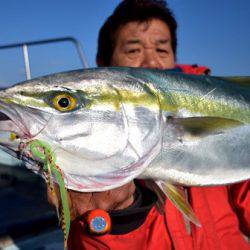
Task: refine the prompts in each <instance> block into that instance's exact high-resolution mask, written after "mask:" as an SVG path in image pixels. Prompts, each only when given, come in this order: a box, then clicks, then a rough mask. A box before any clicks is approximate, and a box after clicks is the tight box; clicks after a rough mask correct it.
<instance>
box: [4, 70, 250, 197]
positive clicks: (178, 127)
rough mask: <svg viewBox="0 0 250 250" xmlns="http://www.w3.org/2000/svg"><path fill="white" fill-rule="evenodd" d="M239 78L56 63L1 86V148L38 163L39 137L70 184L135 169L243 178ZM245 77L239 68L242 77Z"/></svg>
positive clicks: (245, 100)
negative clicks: (45, 72) (70, 67)
mask: <svg viewBox="0 0 250 250" xmlns="http://www.w3.org/2000/svg"><path fill="white" fill-rule="evenodd" d="M236 80H239V79H235V78H234V79H233V80H232V81H230V79H223V78H218V77H211V76H195V75H185V74H180V73H177V72H172V71H160V70H146V69H136V68H95V69H87V70H77V71H71V72H64V73H58V74H54V75H49V76H45V77H40V78H37V79H33V80H29V81H26V82H23V83H20V84H17V85H15V86H13V87H11V88H8V89H5V90H1V91H0V114H1V115H0V131H1V133H7V132H11V133H14V134H15V135H16V138H12V139H10V140H8V138H5V139H3V140H1V138H0V144H1V148H2V150H5V151H7V152H8V153H10V154H13V155H15V153H16V152H19V153H18V155H19V157H21V158H22V159H23V160H24V161H26V162H27V165H28V166H29V168H31V169H33V170H34V171H39V166H38V165H37V164H34V163H35V162H36V161H39V160H38V159H37V158H36V157H34V155H33V154H32V152H31V150H30V147H29V146H28V145H30V143H31V142H32V141H34V140H38V141H43V142H46V143H47V144H48V145H50V147H51V151H52V152H53V154H54V155H56V162H55V164H56V165H57V166H59V167H60V169H61V171H62V172H63V175H64V182H65V185H66V187H67V188H69V189H72V190H77V191H80V192H92V191H104V190H109V189H113V188H116V187H119V186H121V185H123V184H125V183H127V182H129V181H131V180H132V179H134V178H143V179H153V180H157V181H158V180H160V181H167V182H169V183H175V184H182V185H192V186H194V185H198V186H203V185H220V184H229V183H234V182H239V181H243V180H246V179H249V178H250V154H249V149H250V140H249V138H250V125H249V123H250V91H249V89H250V88H249V87H248V86H247V84H245V83H244V84H241V83H242V82H241V83H240V84H236V83H235V81H236ZM248 80H249V78H246V77H245V78H244V82H247V81H248Z"/></svg>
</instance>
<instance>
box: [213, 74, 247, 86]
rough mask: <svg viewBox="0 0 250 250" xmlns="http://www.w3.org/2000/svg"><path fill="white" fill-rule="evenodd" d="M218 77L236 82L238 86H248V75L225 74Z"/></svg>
mask: <svg viewBox="0 0 250 250" xmlns="http://www.w3.org/2000/svg"><path fill="white" fill-rule="evenodd" d="M218 78H220V79H223V80H226V81H230V82H232V83H236V84H238V85H240V86H244V87H250V76H226V77H218Z"/></svg>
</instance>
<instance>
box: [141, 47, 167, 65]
mask: <svg viewBox="0 0 250 250" xmlns="http://www.w3.org/2000/svg"><path fill="white" fill-rule="evenodd" d="M141 67H143V68H151V69H161V68H162V67H161V63H160V61H159V57H158V55H157V52H156V51H155V50H153V49H151V48H150V49H149V48H148V49H145V50H144V53H143V60H142V65H141Z"/></svg>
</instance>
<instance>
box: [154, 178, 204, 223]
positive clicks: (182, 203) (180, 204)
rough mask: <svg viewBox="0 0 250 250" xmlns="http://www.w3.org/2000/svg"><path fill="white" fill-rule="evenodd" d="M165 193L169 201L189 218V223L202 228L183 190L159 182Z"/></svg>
mask: <svg viewBox="0 0 250 250" xmlns="http://www.w3.org/2000/svg"><path fill="white" fill-rule="evenodd" d="M157 183H158V185H159V186H160V187H161V189H162V190H163V192H164V193H165V194H166V196H167V197H168V198H169V200H170V201H171V202H172V203H173V204H174V205H175V206H176V207H177V208H178V210H179V211H180V212H181V213H182V214H183V215H184V217H185V218H187V219H188V220H189V221H191V222H192V223H194V224H195V225H196V226H199V227H200V226H201V224H200V222H199V220H198V219H197V217H196V215H195V213H194V211H193V209H192V207H191V206H190V204H189V203H188V201H187V200H186V197H185V193H184V191H183V190H182V189H180V188H178V187H177V186H174V185H172V184H170V183H166V182H162V181H160V182H157Z"/></svg>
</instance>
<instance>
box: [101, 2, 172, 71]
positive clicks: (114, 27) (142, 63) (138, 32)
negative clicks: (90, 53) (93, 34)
mask: <svg viewBox="0 0 250 250" xmlns="http://www.w3.org/2000/svg"><path fill="white" fill-rule="evenodd" d="M176 28H177V23H176V21H175V18H174V16H173V14H172V12H171V11H170V10H169V9H168V8H167V5H166V3H165V1H162V0H124V1H122V2H121V3H120V4H119V5H118V7H117V8H116V9H115V11H114V13H113V14H112V15H111V16H110V17H109V18H108V19H107V20H106V22H105V23H104V25H103V26H102V28H101V30H100V33H99V40H98V52H97V57H96V62H97V65H98V66H132V67H145V68H162V69H163V68H173V67H174V62H175V54H176V47H177V38H176Z"/></svg>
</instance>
